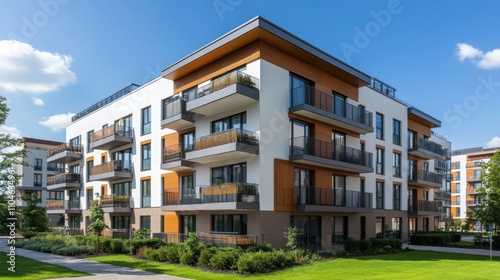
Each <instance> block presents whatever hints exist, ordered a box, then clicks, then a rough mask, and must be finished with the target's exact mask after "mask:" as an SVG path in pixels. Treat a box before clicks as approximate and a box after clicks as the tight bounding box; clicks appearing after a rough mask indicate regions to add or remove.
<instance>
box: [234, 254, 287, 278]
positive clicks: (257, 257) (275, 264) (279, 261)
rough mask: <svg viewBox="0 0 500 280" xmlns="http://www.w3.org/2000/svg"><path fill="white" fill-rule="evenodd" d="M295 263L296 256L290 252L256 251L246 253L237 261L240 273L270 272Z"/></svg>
mask: <svg viewBox="0 0 500 280" xmlns="http://www.w3.org/2000/svg"><path fill="white" fill-rule="evenodd" d="M294 264H295V258H294V256H293V255H292V254H290V252H288V253H286V252H284V251H273V252H263V251H259V252H255V253H244V254H243V255H241V257H240V258H239V260H238V262H237V263H236V267H237V269H238V272H239V273H244V274H254V273H263V272H269V271H271V270H278V269H283V268H287V267H291V266H293V265H294Z"/></svg>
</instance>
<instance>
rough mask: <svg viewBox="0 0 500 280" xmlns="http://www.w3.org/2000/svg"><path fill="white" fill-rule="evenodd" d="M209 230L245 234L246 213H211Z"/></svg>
mask: <svg viewBox="0 0 500 280" xmlns="http://www.w3.org/2000/svg"><path fill="white" fill-rule="evenodd" d="M211 218H212V223H211V224H212V226H211V231H212V232H216V233H225V234H239V235H245V234H247V215H246V214H234V215H212V217H211Z"/></svg>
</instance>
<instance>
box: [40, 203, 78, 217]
mask: <svg viewBox="0 0 500 280" xmlns="http://www.w3.org/2000/svg"><path fill="white" fill-rule="evenodd" d="M45 209H47V214H79V213H80V212H81V210H82V209H81V208H80V200H71V201H70V200H49V201H47V205H46V206H45Z"/></svg>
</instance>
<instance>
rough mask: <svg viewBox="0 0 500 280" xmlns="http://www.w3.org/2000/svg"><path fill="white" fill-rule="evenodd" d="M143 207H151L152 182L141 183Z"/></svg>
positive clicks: (144, 181)
mask: <svg viewBox="0 0 500 280" xmlns="http://www.w3.org/2000/svg"><path fill="white" fill-rule="evenodd" d="M141 206H142V207H151V180H143V181H141Z"/></svg>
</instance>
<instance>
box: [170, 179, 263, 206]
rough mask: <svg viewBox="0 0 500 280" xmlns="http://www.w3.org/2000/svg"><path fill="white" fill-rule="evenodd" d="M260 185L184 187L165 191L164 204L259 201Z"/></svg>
mask: <svg viewBox="0 0 500 280" xmlns="http://www.w3.org/2000/svg"><path fill="white" fill-rule="evenodd" d="M259 193H260V192H259V185H258V184H253V183H224V184H221V185H212V186H196V187H182V188H181V194H179V192H165V193H164V196H163V205H184V204H204V203H224V202H242V203H258V202H259Z"/></svg>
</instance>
